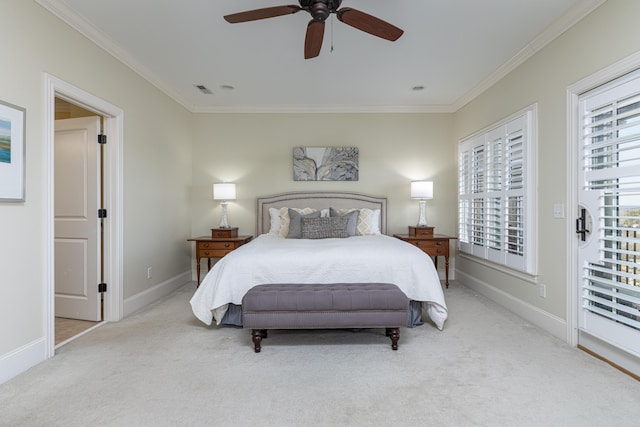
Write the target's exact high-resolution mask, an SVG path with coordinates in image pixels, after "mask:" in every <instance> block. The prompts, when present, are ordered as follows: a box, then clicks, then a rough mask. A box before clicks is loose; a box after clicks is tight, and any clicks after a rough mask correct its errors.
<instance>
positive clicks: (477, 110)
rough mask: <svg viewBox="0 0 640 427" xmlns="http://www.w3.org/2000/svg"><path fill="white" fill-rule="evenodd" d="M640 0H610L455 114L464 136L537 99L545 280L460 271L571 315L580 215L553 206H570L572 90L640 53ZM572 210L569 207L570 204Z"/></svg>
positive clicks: (465, 266) (471, 267)
mask: <svg viewBox="0 0 640 427" xmlns="http://www.w3.org/2000/svg"><path fill="white" fill-rule="evenodd" d="M638 17H640V2H638V1H636V0H609V1H607V2H606V3H604V4H603V5H602V6H601V7H599V8H598V9H596V11H594V12H593V13H591V14H590V15H589V16H587V17H586V18H585V19H583V20H582V21H581V22H579V23H578V24H577V25H575V26H574V27H573V28H571V29H570V30H569V31H567V32H566V33H565V34H563V35H562V36H561V37H559V38H558V39H556V40H555V41H554V42H552V43H551V44H550V45H549V46H547V47H546V48H544V49H543V50H542V51H540V52H538V53H537V54H536V55H535V56H534V57H532V58H531V59H530V60H528V61H527V62H525V63H524V64H523V65H521V66H520V67H519V68H518V69H516V70H515V71H514V72H512V73H511V74H509V75H508V76H506V77H505V78H503V79H502V80H501V81H500V82H498V83H497V84H496V85H494V86H493V87H492V88H491V89H490V90H488V91H486V92H485V93H483V94H482V95H481V96H479V97H478V98H476V99H475V100H473V101H472V102H471V103H469V104H468V105H467V106H465V107H464V108H462V109H460V110H459V111H458V112H457V113H456V114H455V126H454V139H455V140H456V141H457V140H459V139H461V138H463V137H465V136H467V135H469V134H472V133H474V132H476V131H477V130H479V129H482V128H483V127H485V126H488V125H490V124H491V123H494V122H496V121H498V120H500V119H502V118H504V117H506V116H509V115H510V114H512V113H514V112H515V111H518V110H520V109H522V108H524V107H526V106H528V105H530V104H532V103H534V102H537V103H538V107H539V109H538V117H539V127H538V136H539V138H538V142H539V144H538V162H539V167H538V180H539V188H538V197H539V207H538V212H537V219H538V228H539V234H538V240H539V273H540V277H539V283H544V284H546V285H547V298H540V297H539V296H538V289H537V287H536V286H535V285H534V284H533V283H531V282H528V281H522V280H519V279H516V278H515V277H513V276H512V275H508V274H504V273H500V272H497V271H496V270H493V269H491V268H487V267H484V266H482V265H480V264H477V263H475V262H473V261H469V260H466V259H462V258H461V257H459V258H458V262H457V267H458V269H459V271H461V272H464V273H466V274H469V275H470V276H473V277H475V278H476V279H478V280H481V281H483V282H485V283H487V284H490V285H492V286H495V287H496V288H498V289H499V290H501V291H504V292H506V293H507V294H509V295H512V296H514V297H516V298H517V299H520V300H523V301H524V302H526V303H528V304H531V305H532V306H535V307H538V308H540V309H542V310H544V311H545V312H548V313H550V314H552V315H555V316H557V317H559V318H562V319H566V295H567V286H568V284H567V283H566V282H567V267H568V266H569V265H570V264H571V262H572V260H569V259H567V255H566V254H567V247H568V246H567V245H568V242H567V233H568V229H567V227H573V221H574V219H573V218H566V219H554V218H553V204H554V203H564V204H565V206H567V203H568V200H567V187H566V185H567V184H566V183H567V173H566V166H567V162H568V159H567V114H566V110H567V105H566V103H567V100H566V96H567V94H566V93H567V88H568V86H570V85H571V84H573V83H575V82H578V81H579V80H581V79H583V78H585V77H587V76H589V75H591V74H593V73H595V72H596V71H598V70H600V69H602V68H604V67H607V66H609V65H611V64H613V63H614V62H616V61H619V60H621V59H623V58H625V57H626V56H629V55H630V54H632V53H634V52H637V51H638V50H640V26H639V25H638V23H637V21H638ZM567 211H569V209H567Z"/></svg>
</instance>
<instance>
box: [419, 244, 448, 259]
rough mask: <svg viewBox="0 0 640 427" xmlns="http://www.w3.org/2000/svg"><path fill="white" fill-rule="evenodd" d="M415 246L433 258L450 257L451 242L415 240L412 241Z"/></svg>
mask: <svg viewBox="0 0 640 427" xmlns="http://www.w3.org/2000/svg"><path fill="white" fill-rule="evenodd" d="M411 243H413V244H414V245H415V246H417V247H419V248H420V249H422V250H423V251H424V252H426V253H428V254H429V255H431V256H448V255H449V241H448V240H447V241H444V240H435V241H434V240H413V241H411Z"/></svg>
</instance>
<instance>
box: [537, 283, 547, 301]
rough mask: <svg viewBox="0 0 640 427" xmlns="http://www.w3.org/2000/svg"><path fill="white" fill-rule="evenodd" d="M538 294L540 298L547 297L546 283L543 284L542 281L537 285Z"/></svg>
mask: <svg viewBox="0 0 640 427" xmlns="http://www.w3.org/2000/svg"><path fill="white" fill-rule="evenodd" d="M538 295H540V298H546V297H547V285H545V284H544V283H540V284H539V285H538Z"/></svg>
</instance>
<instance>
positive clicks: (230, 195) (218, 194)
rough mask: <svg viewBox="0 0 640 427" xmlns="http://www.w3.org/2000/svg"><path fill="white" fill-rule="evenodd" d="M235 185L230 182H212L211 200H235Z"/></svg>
mask: <svg viewBox="0 0 640 427" xmlns="http://www.w3.org/2000/svg"><path fill="white" fill-rule="evenodd" d="M235 199H236V185H235V184H233V183H231V182H218V183H215V184H213V200H235Z"/></svg>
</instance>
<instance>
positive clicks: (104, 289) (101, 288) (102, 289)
mask: <svg viewBox="0 0 640 427" xmlns="http://www.w3.org/2000/svg"><path fill="white" fill-rule="evenodd" d="M98 292H107V284H106V283H98Z"/></svg>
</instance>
